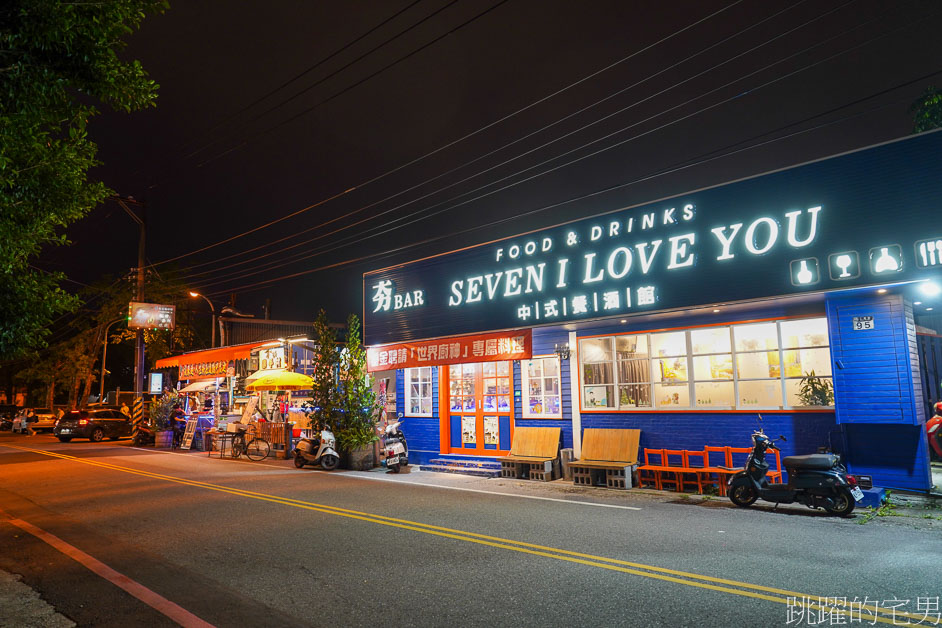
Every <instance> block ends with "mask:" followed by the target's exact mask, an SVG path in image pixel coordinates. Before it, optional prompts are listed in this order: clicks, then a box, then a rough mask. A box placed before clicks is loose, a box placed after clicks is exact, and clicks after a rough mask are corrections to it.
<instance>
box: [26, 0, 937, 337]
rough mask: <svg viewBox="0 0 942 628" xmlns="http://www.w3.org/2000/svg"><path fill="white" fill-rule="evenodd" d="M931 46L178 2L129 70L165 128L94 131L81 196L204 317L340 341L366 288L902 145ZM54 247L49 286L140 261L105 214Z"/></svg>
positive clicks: (631, 10) (489, 6) (764, 32)
mask: <svg viewBox="0 0 942 628" xmlns="http://www.w3.org/2000/svg"><path fill="white" fill-rule="evenodd" d="M390 18H391V19H390ZM940 31H942V5H940V4H939V3H938V2H936V1H925V2H905V1H904V2H893V3H887V2H879V1H857V2H854V1H852V2H818V1H815V2H812V1H804V2H770V1H765V0H763V1H756V0H743V1H741V2H729V1H726V2H708V1H697V2H678V1H674V2H666V3H653V2H646V3H638V2H624V1H623V0H621V1H613V2H601V1H593V2H572V1H568V2H562V1H546V0H529V1H528V0H506V1H504V2H501V1H499V0H491V1H489V2H484V1H471V0H458V1H454V2H450V1H447V0H420V1H418V2H405V1H403V2H393V1H391V0H390V1H386V2H330V1H320V2H310V1H309V0H303V1H302V0H298V1H293V2H292V1H288V0H276V1H271V2H265V3H261V2H223V1H220V0H201V1H198V2H194V1H188V2H187V1H183V0H177V1H176V2H172V6H171V9H170V11H168V12H167V13H165V14H163V15H160V16H151V17H149V18H148V19H146V20H145V22H144V24H143V28H142V29H141V30H140V31H139V32H137V33H135V34H134V35H133V36H132V37H131V38H130V39H129V45H128V48H127V50H126V51H125V56H126V57H127V58H135V59H139V60H140V61H141V62H142V64H143V65H144V67H145V68H146V69H147V71H148V72H149V73H150V75H151V77H152V78H153V79H154V80H156V81H157V82H158V83H159V84H160V85H161V88H160V92H159V98H158V106H157V108H156V109H151V110H148V111H146V112H137V113H133V114H130V115H128V114H116V113H112V112H104V113H103V114H102V115H101V116H99V117H98V118H97V119H95V120H93V121H92V124H91V134H92V136H93V139H94V140H95V141H97V142H98V144H99V149H100V150H99V158H100V159H101V160H102V161H103V162H104V166H103V167H101V168H100V169H98V170H96V171H95V172H94V173H93V174H94V175H95V176H98V177H100V178H101V179H102V180H104V181H105V183H106V184H108V185H109V186H110V187H112V188H113V189H114V190H116V191H117V192H118V193H119V194H121V195H124V196H134V197H135V198H137V199H139V200H142V201H145V202H146V204H147V212H148V221H149V232H148V235H149V238H148V247H147V252H148V258H149V260H150V262H151V263H157V264H158V265H157V266H156V269H157V271H158V272H159V271H163V270H165V269H170V268H174V267H175V268H177V269H178V270H179V271H181V272H183V273H184V275H185V276H186V277H187V278H188V280H189V282H190V285H191V287H192V288H193V289H196V290H200V291H202V292H204V293H206V294H208V295H210V296H211V298H212V299H213V300H214V302H215V303H216V304H217V310H218V308H219V307H220V306H221V305H222V304H223V303H225V302H226V301H228V299H229V295H230V293H232V292H234V293H236V295H237V297H236V299H237V301H236V304H237V307H239V308H240V309H242V310H244V311H246V312H249V313H254V314H256V315H259V316H260V315H261V313H262V310H261V307H260V306H261V303H263V302H264V300H265V299H266V298H270V299H271V300H272V318H275V319H283V320H284V319H287V320H310V319H312V318H313V316H314V315H315V313H316V311H317V309H318V308H320V307H324V308H326V309H327V310H328V313H329V314H330V316H331V318H332V319H333V320H342V319H343V318H344V317H345V316H346V315H347V313H349V312H359V311H360V310H361V307H362V301H361V299H362V294H361V275H362V273H363V272H364V271H367V270H371V269H376V268H381V267H385V266H388V265H391V264H394V263H397V262H403V261H408V260H412V259H416V258H420V257H425V256H428V255H431V254H435V253H439V252H444V251H449V250H453V249H457V248H460V247H463V246H468V245H473V244H476V243H480V242H485V241H489V240H493V239H496V238H500V237H505V236H509V235H513V234H515V233H520V232H523V231H528V230H531V229H538V228H543V227H546V226H549V225H553V224H557V223H560V222H564V221H568V220H573V219H576V218H581V217H584V216H589V215H592V214H596V213H600V212H603V211H611V210H615V209H618V208H620V207H625V206H630V205H634V204H638V203H643V202H646V201H651V200H655V199H658V198H662V197H666V196H672V195H675V194H680V193H682V192H684V191H687V190H692V189H696V188H700V187H703V186H707V185H713V184H716V183H721V182H723V181H730V180H734V179H738V178H741V177H745V176H750V175H754V174H758V173H761V172H765V171H768V170H772V169H776V168H781V167H786V166H790V165H794V164H797V163H802V162H805V161H808V160H811V159H817V158H820V157H824V156H827V155H832V154H836V153H840V152H843V151H846V150H852V149H856V148H860V147H864V146H869V145H872V144H875V143H878V142H882V141H886V140H889V139H894V138H897V137H902V136H905V135H907V134H909V133H910V131H911V117H910V114H909V113H908V111H907V109H908V107H909V105H910V103H911V102H912V101H913V100H915V99H916V98H917V97H918V96H919V94H920V93H921V92H923V91H924V90H925V88H926V87H927V86H929V85H933V84H935V85H942V53H940V49H939V46H938V33H939V32H940ZM364 35H365V36H364ZM933 73H938V74H935V75H934V76H931V77H928V78H925V77H926V76H927V75H930V74H933ZM921 77H922V78H921ZM293 79H294V80H293ZM603 99H604V100H603ZM600 101H601V102H600ZM549 125H551V126H549ZM778 138H784V139H778ZM760 143H763V144H762V145H761V146H758V147H756V148H752V149H751V150H740V149H743V148H747V147H749V146H752V145H755V144H760ZM731 151H738V152H733V153H732V154H727V153H731ZM593 153H597V154H593ZM705 159H709V160H707V161H705ZM574 160H578V161H574ZM570 162H574V163H570ZM681 166H689V167H685V168H680V167H681ZM664 171H670V172H668V173H666V174H663V172H664ZM654 175H659V176H654ZM614 186H619V187H615V188H614V189H611V190H609V191H607V192H603V191H604V190H606V189H608V188H613V187H614ZM348 190H349V191H348ZM599 192H601V193H599ZM338 195H339V196H338ZM332 197H336V198H333V200H326V199H331V198H332ZM323 201H326V202H323ZM567 201H569V202H567ZM318 203H320V204H319V205H318ZM312 206H313V207H312ZM309 207H311V208H310V209H308V210H306V211H301V210H304V209H305V208H309ZM296 212H300V213H298V214H297V215H296V216H294V217H292V218H289V219H286V220H283V221H280V222H277V223H276V224H274V225H272V226H269V227H266V228H263V229H259V230H257V231H255V232H253V233H251V234H249V235H247V236H246V237H241V238H238V239H235V240H232V241H230V242H227V243H225V244H222V245H220V246H216V247H212V248H209V249H208V250H205V251H203V252H201V253H198V254H195V255H187V256H186V257H182V258H180V259H177V260H175V261H173V262H170V263H168V264H160V262H162V261H164V260H169V259H172V258H177V257H178V256H182V255H185V254H188V253H191V252H193V251H195V250H197V249H201V248H204V247H208V246H210V245H213V244H215V243H217V242H220V241H222V240H226V239H228V238H232V237H233V236H236V235H238V234H241V233H243V232H246V231H249V230H252V229H256V228H258V227H261V226H263V225H265V224H266V223H269V222H271V221H275V220H278V219H280V218H283V217H286V216H289V215H291V214H294V213H296ZM69 235H70V237H71V238H72V240H73V241H74V245H73V246H72V247H69V248H68V249H61V250H55V251H49V252H47V253H45V254H44V256H43V258H42V260H41V261H40V263H39V265H43V266H44V267H45V268H48V269H60V270H65V271H67V272H68V273H69V276H70V277H71V278H72V279H75V280H77V281H82V282H90V281H93V280H95V279H96V278H97V277H98V276H100V275H101V274H104V273H110V274H112V275H117V274H121V273H124V272H127V270H128V269H129V268H130V267H131V266H134V265H135V264H136V254H137V228H136V225H135V224H134V223H133V222H132V221H131V220H130V219H129V218H128V217H127V216H126V215H125V214H124V212H123V210H121V209H120V208H119V207H118V206H117V205H115V204H113V203H106V204H104V205H102V206H99V207H97V208H96V209H95V210H94V211H93V212H92V213H91V214H90V216H89V217H88V218H86V219H84V220H83V221H81V222H79V223H77V224H75V225H74V226H73V227H71V228H70V229H69ZM315 254H316V255H315ZM221 258H228V259H221ZM329 266H332V267H329ZM324 267H329V268H324ZM312 269H321V270H316V271H315V272H309V271H311V270H312ZM258 271H262V272H258ZM289 275H294V276H293V277H291V278H284V277H286V276H289ZM270 280H275V281H270ZM260 282H265V283H260ZM66 287H68V288H74V287H75V285H74V284H66Z"/></svg>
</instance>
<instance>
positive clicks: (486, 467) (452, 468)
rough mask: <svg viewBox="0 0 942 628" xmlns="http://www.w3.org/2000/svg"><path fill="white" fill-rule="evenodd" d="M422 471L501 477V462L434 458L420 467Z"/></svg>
mask: <svg viewBox="0 0 942 628" xmlns="http://www.w3.org/2000/svg"><path fill="white" fill-rule="evenodd" d="M419 469H421V470H422V471H434V472H436V473H460V474H463V475H473V476H476V477H485V478H496V477H500V462H499V461H497V460H479V459H473V458H468V459H462V458H433V459H432V460H429V462H428V464H423V465H421V466H420V467H419Z"/></svg>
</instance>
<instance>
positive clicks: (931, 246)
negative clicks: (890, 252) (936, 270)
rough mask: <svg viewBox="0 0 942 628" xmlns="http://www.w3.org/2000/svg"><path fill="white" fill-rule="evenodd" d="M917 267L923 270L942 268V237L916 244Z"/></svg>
mask: <svg viewBox="0 0 942 628" xmlns="http://www.w3.org/2000/svg"><path fill="white" fill-rule="evenodd" d="M916 265H917V266H919V267H921V268H930V267H935V266H942V236H939V237H938V238H930V239H928V240H920V241H919V242H916Z"/></svg>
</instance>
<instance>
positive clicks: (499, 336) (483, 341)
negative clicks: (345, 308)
mask: <svg viewBox="0 0 942 628" xmlns="http://www.w3.org/2000/svg"><path fill="white" fill-rule="evenodd" d="M532 354H533V336H532V332H531V331H530V330H529V329H523V330H515V331H504V332H495V333H492V334H476V335H474V336H458V337H455V338H445V339H442V340H425V341H419V342H403V343H397V344H394V345H385V346H382V347H370V348H369V349H367V352H366V360H367V369H368V370H369V371H385V370H389V369H404V368H412V367H416V366H443V365H446V364H465V363H469V362H500V361H505V360H526V359H529V358H530V357H531V355H532Z"/></svg>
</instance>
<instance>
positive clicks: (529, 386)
mask: <svg viewBox="0 0 942 628" xmlns="http://www.w3.org/2000/svg"><path fill="white" fill-rule="evenodd" d="M520 372H521V373H522V374H523V416H524V417H525V418H531V419H537V418H547V419H561V418H563V410H562V403H561V402H560V399H561V397H560V393H559V359H558V358H556V357H555V356H554V357H551V358H533V359H532V360H521V361H520Z"/></svg>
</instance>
